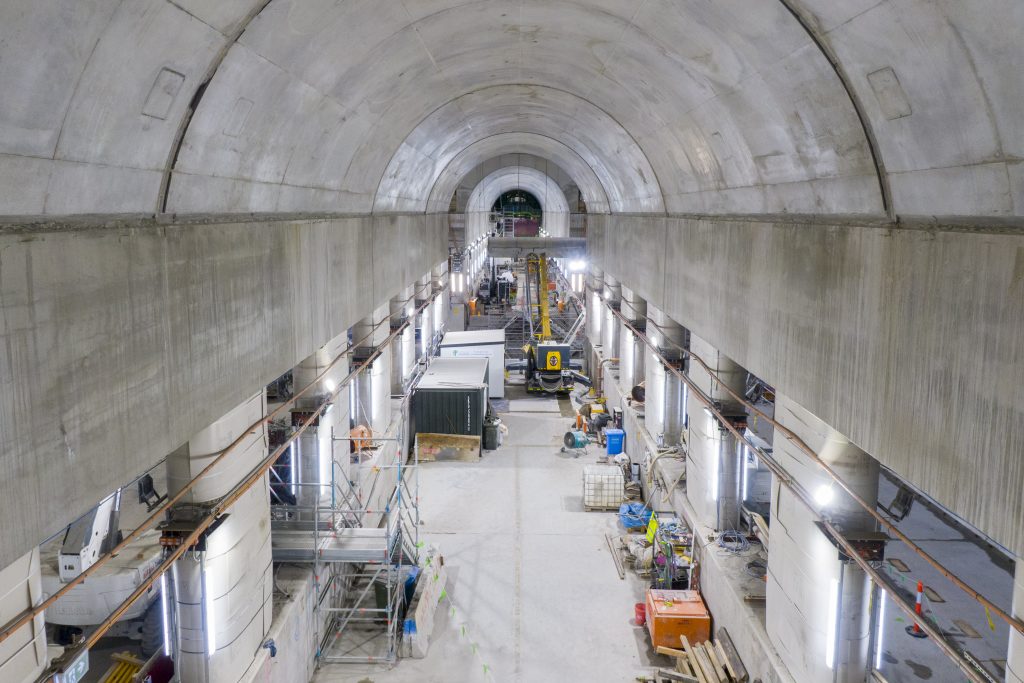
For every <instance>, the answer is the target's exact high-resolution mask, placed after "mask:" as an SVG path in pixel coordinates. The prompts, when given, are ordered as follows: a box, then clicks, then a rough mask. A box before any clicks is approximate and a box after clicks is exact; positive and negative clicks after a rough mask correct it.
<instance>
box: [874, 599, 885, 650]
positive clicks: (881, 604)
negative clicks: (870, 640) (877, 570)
mask: <svg viewBox="0 0 1024 683" xmlns="http://www.w3.org/2000/svg"><path fill="white" fill-rule="evenodd" d="M884 644H885V591H884V590H881V589H880V590H879V591H878V635H877V636H876V637H875V668H876V669H881V668H882V646H883V645H884Z"/></svg>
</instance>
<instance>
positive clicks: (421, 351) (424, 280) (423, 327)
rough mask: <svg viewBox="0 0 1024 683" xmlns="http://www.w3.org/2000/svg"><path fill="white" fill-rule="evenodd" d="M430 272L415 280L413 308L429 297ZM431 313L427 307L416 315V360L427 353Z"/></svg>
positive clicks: (431, 333)
mask: <svg viewBox="0 0 1024 683" xmlns="http://www.w3.org/2000/svg"><path fill="white" fill-rule="evenodd" d="M430 292H431V274H430V273H427V274H426V275H424V276H423V277H421V278H420V279H419V280H418V281H417V282H416V299H415V304H416V305H415V308H419V307H420V306H421V305H423V303H424V302H426V301H427V300H428V299H429V298H430ZM432 317H433V316H432V314H431V311H430V309H429V308H426V309H424V310H423V312H422V313H419V314H417V316H416V322H415V327H416V337H417V341H416V360H417V361H419V360H422V359H423V358H424V356H425V355H426V353H427V348H428V344H429V343H430V338H431V336H432V335H433V332H432V328H431V325H430V322H431V319H432Z"/></svg>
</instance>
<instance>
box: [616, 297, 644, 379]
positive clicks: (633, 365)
mask: <svg viewBox="0 0 1024 683" xmlns="http://www.w3.org/2000/svg"><path fill="white" fill-rule="evenodd" d="M621 311H622V314H623V315H624V316H625V317H626V319H627V320H628V321H629V322H631V323H633V324H634V325H640V326H641V327H642V326H643V325H644V324H645V323H646V320H647V302H646V301H644V300H643V299H642V298H641V297H639V296H637V295H636V293H635V292H633V290H631V289H629V288H628V287H622V307H621ZM618 334H619V348H618V351H617V352H616V354H615V355H616V356H617V357H618V359H619V381H620V382H621V383H622V385H623V387H625V388H626V390H627V391H628V390H629V389H630V388H632V387H633V386H634V385H635V384H638V383H639V382H640V379H638V378H642V377H643V376H644V375H643V368H644V363H643V361H642V360H641V361H640V363H639V369H638V368H637V365H638V363H637V358H641V359H642V358H643V357H644V354H643V352H642V349H640V347H642V346H643V344H642V343H641V342H639V341H638V340H637V339H636V337H635V336H634V335H633V332H632V331H630V329H629V326H628V325H627V323H626V322H619V333H618Z"/></svg>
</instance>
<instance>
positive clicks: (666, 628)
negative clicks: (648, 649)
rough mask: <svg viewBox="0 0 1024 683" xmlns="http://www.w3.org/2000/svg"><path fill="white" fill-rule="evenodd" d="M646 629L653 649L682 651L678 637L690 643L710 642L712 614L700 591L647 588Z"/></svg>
mask: <svg viewBox="0 0 1024 683" xmlns="http://www.w3.org/2000/svg"><path fill="white" fill-rule="evenodd" d="M647 630H649V631H650V632H651V642H652V643H653V644H654V647H658V646H659V645H661V646H664V647H671V648H674V649H676V650H678V649H679V636H686V639H687V640H689V641H690V642H691V643H704V642H707V641H708V640H710V639H711V615H709V614H708V608H707V607H705V606H704V600H703V599H702V598H701V597H700V593H698V592H697V591H664V590H657V589H655V588H648V589H647Z"/></svg>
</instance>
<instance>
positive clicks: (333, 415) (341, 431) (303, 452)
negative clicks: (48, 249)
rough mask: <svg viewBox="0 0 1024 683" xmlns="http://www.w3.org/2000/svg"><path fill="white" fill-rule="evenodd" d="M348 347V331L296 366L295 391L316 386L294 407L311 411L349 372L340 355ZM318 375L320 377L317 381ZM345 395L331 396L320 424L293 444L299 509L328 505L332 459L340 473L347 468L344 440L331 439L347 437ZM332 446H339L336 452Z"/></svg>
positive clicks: (346, 404)
mask: <svg viewBox="0 0 1024 683" xmlns="http://www.w3.org/2000/svg"><path fill="white" fill-rule="evenodd" d="M347 346H348V334H347V333H345V334H340V335H338V336H337V337H335V338H334V339H332V340H331V341H329V342H328V343H327V344H325V345H324V346H323V347H321V348H320V349H318V350H317V351H316V353H314V354H313V355H311V356H309V357H308V358H306V359H305V360H303V361H302V362H301V363H299V364H298V365H297V366H295V368H294V369H293V370H292V377H293V381H292V385H293V386H294V387H295V390H296V391H298V390H299V389H301V388H302V387H305V386H307V385H308V384H310V383H312V382H317V386H316V387H315V388H314V389H313V390H311V391H310V392H309V393H307V394H306V395H305V396H303V397H302V398H300V399H298V400H297V401H296V403H295V407H294V410H297V411H300V412H302V411H307V410H313V409H315V408H317V407H319V406H320V404H321V403H322V402H324V401H326V400H328V396H329V395H331V394H332V393H334V392H335V391H336V390H337V389H338V387H339V385H340V383H341V381H342V380H343V379H344V378H345V377H346V376H347V375H348V367H349V363H348V358H347V357H342V356H344V352H345V349H346V348H347ZM339 357H341V358H340V360H339V361H338V362H337V363H336V364H335V365H334V366H333V367H331V368H330V370H327V367H328V366H329V365H330V364H331V361H333V360H334V359H336V358H339ZM321 374H323V377H322V378H320V380H319V381H318V380H317V377H319V376H320V375H321ZM348 397H349V392H348V390H347V389H342V390H341V391H339V392H337V396H335V397H334V398H333V399H330V401H331V403H332V404H333V405H332V407H331V408H330V409H329V410H327V411H326V412H325V413H324V414H323V415H321V417H320V420H319V424H318V425H317V426H315V427H310V428H309V429H307V430H306V431H304V432H303V433H302V434H301V435H300V436H299V438H298V439H296V441H295V442H294V444H293V445H292V448H293V449H294V451H293V454H294V456H295V464H296V473H295V474H296V487H295V496H296V498H297V500H298V506H299V508H302V509H305V510H308V509H310V508H312V507H313V506H315V505H320V506H321V507H324V506H327V505H329V504H330V500H331V481H332V476H333V474H334V472H333V468H334V464H333V463H334V461H335V460H337V462H338V465H339V466H340V467H341V471H342V472H347V471H348V465H349V458H348V448H347V447H346V442H335V441H334V440H333V439H332V434H333V435H334V436H337V437H339V438H344V437H346V436H348V432H349V405H348V404H349V400H348ZM335 449H338V450H337V453H336V452H335ZM310 512H311V511H310ZM310 512H303V514H302V516H303V517H304V518H311V516H312V515H311V514H310Z"/></svg>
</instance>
